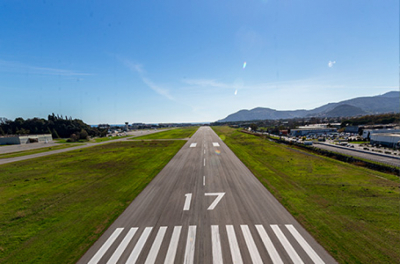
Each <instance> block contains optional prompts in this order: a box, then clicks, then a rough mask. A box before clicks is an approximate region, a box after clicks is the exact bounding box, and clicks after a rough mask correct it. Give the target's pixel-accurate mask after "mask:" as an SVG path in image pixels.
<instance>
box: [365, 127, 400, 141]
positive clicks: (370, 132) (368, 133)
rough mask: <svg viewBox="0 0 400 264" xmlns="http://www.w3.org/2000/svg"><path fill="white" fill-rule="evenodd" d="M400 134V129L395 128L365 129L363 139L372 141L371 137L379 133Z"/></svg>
mask: <svg viewBox="0 0 400 264" xmlns="http://www.w3.org/2000/svg"><path fill="white" fill-rule="evenodd" d="M399 132H400V129H395V128H392V129H390V128H381V129H364V131H363V134H362V137H363V138H364V139H367V138H369V139H371V136H372V135H373V134H377V133H379V134H382V133H384V134H387V133H399Z"/></svg>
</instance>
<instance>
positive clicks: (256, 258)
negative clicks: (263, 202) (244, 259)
mask: <svg viewBox="0 0 400 264" xmlns="http://www.w3.org/2000/svg"><path fill="white" fill-rule="evenodd" d="M240 228H241V229H242V233H243V236H244V240H245V242H246V245H247V248H248V249H249V253H250V258H251V260H252V261H253V264H263V261H262V259H261V256H260V253H259V252H258V250H257V246H256V243H255V242H254V239H253V237H252V236H251V233H250V229H249V227H248V226H247V225H241V226H240Z"/></svg>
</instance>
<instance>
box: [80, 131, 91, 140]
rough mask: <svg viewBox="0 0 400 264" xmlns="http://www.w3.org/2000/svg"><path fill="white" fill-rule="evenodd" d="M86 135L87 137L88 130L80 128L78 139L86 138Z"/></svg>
mask: <svg viewBox="0 0 400 264" xmlns="http://www.w3.org/2000/svg"><path fill="white" fill-rule="evenodd" d="M88 137H89V134H88V132H86V130H85V129H83V128H82V130H81V132H80V133H79V138H80V139H88Z"/></svg>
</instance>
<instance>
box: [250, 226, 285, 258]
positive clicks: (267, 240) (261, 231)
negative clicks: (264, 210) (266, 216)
mask: <svg viewBox="0 0 400 264" xmlns="http://www.w3.org/2000/svg"><path fill="white" fill-rule="evenodd" d="M256 228H257V231H258V234H259V235H260V237H261V240H262V241H263V243H264V246H265V248H266V249H267V251H268V254H269V256H270V257H271V259H272V262H273V263H274V264H283V261H282V259H281V257H279V254H278V252H277V251H276V249H275V247H274V244H272V241H271V239H270V238H269V236H268V234H267V232H266V231H265V229H264V227H263V226H262V225H256Z"/></svg>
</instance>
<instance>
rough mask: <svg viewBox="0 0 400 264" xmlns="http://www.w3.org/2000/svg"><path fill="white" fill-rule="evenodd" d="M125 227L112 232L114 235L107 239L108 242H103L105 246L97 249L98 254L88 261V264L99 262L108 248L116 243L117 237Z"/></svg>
mask: <svg viewBox="0 0 400 264" xmlns="http://www.w3.org/2000/svg"><path fill="white" fill-rule="evenodd" d="M122 230H124V229H123V228H117V229H115V231H114V232H113V233H112V235H111V236H110V237H109V238H108V239H107V241H106V243H104V244H103V246H102V247H101V248H100V249H99V251H97V253H96V255H94V256H93V258H92V259H91V260H90V261H89V262H88V264H96V263H97V262H99V260H100V259H101V257H102V256H103V255H104V253H106V251H107V250H108V248H109V247H110V246H111V245H112V244H113V243H114V241H115V239H117V237H118V236H119V235H120V234H121V232H122Z"/></svg>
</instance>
